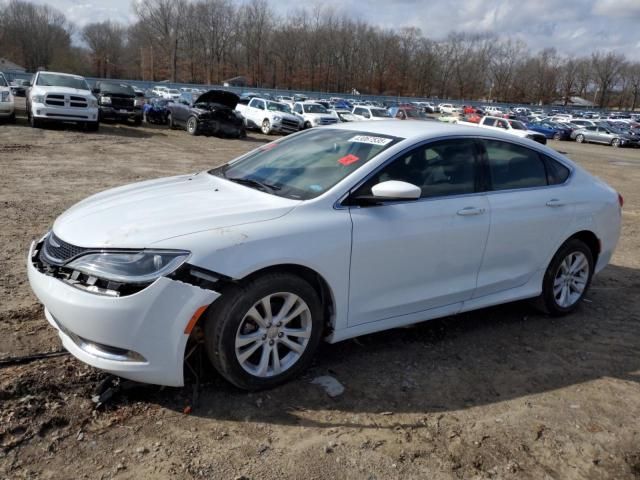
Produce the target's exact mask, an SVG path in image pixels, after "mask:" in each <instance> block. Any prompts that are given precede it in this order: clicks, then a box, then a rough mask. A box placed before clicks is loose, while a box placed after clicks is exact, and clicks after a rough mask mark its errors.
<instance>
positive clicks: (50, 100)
mask: <svg viewBox="0 0 640 480" xmlns="http://www.w3.org/2000/svg"><path fill="white" fill-rule="evenodd" d="M45 103H46V104H47V105H52V106H54V107H64V95H56V94H49V95H47V98H46V100H45Z"/></svg>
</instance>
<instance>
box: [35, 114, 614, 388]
mask: <svg viewBox="0 0 640 480" xmlns="http://www.w3.org/2000/svg"><path fill="white" fill-rule="evenodd" d="M621 208H622V197H620V196H619V195H618V194H617V193H616V192H615V191H614V190H612V189H611V188H610V187H608V186H607V185H606V184H604V183H603V182H602V181H600V180H598V179H596V178H594V177H592V176H591V175H590V174H589V173H587V172H586V171H585V170H583V169H582V168H580V167H579V166H578V165H576V164H574V163H573V162H572V161H570V160H568V159H567V158H566V157H564V156H563V155H560V154H559V153H558V152H556V151H554V150H552V149H550V148H547V147H545V146H542V145H540V144H537V143H534V142H532V141H530V140H527V139H520V138H517V137H514V136H510V135H506V134H502V133H500V132H492V131H484V130H483V131H482V132H480V133H479V132H478V129H476V128H467V127H461V126H457V125H447V124H439V123H433V124H431V123H423V122H416V123H406V122H396V121H388V122H371V123H366V124H364V123H361V122H353V123H345V124H341V125H339V126H331V127H323V128H318V129H312V130H308V131H305V132H301V133H297V134H294V135H291V136H288V137H285V138H282V139H280V140H277V141H276V142H273V143H269V144H267V145H264V146H261V147H259V148H258V149H256V150H253V151H251V152H249V153H248V154H246V155H244V156H242V157H240V158H238V159H236V160H234V161H231V162H230V163H228V164H226V165H223V166H220V167H217V168H214V169H212V170H209V171H204V172H200V173H197V174H190V175H182V176H178V177H171V178H164V179H159V180H151V181H146V182H142V183H137V184H133V185H129V186H124V187H120V188H116V189H113V190H108V191H106V192H103V193H99V194H97V195H94V196H92V197H90V198H88V199H86V200H84V201H82V202H80V203H79V204H77V205H75V206H74V207H72V208H71V209H69V210H68V211H67V212H65V213H64V214H62V215H61V216H60V217H59V218H58V219H57V220H56V221H55V223H54V225H53V229H52V230H51V231H50V232H48V233H47V234H46V235H45V236H44V237H43V238H42V239H40V240H38V241H37V242H34V243H33V244H32V246H31V249H30V252H29V255H28V259H27V265H28V275H29V281H30V283H31V286H32V288H33V290H34V292H35V293H36V295H37V296H38V298H39V299H40V301H41V302H42V303H43V304H44V306H45V315H46V317H47V319H48V321H49V322H50V323H51V325H52V326H53V327H54V328H56V329H57V330H58V333H59V336H60V337H61V339H62V342H63V344H64V346H65V347H66V348H67V349H68V350H69V351H70V352H71V353H72V354H73V355H75V356H76V357H78V358H79V359H80V360H82V361H84V362H86V363H88V364H91V365H93V366H95V367H97V368H100V369H103V370H106V371H109V372H111V373H114V374H116V375H120V376H122V377H125V378H130V379H134V380H138V381H143V382H149V383H157V384H163V385H176V386H177V385H182V384H183V360H184V355H185V348H186V346H187V342H188V341H189V339H190V336H192V335H195V334H196V332H197V333H198V334H199V335H200V336H201V337H203V338H204V339H205V344H206V348H207V351H208V354H209V357H210V359H211V362H212V364H213V366H214V367H215V369H216V370H217V371H218V372H219V373H220V374H221V375H222V376H223V377H225V378H226V379H227V380H229V381H230V382H231V383H233V384H235V385H237V386H238V387H241V388H245V389H259V388H268V387H272V386H274V385H277V384H279V383H281V382H283V381H286V380H288V379H290V378H291V377H293V376H295V375H296V374H298V373H300V372H301V371H302V370H303V369H304V368H305V367H306V366H308V365H309V362H310V361H311V358H312V356H313V354H314V352H315V350H316V348H317V347H318V344H319V342H320V341H321V340H325V341H327V342H332V343H333V342H338V341H341V340H345V339H347V338H351V337H355V336H358V335H363V334H367V333H371V332H376V331H380V330H385V329H389V328H395V327H401V326H405V325H410V324H413V323H416V322H419V321H423V320H429V319H433V318H436V317H442V316H445V315H455V314H458V313H460V312H465V311H469V310H475V309H478V308H484V307H488V306H490V305H496V304H500V303H504V302H510V301H514V300H520V299H527V298H538V299H539V300H540V302H539V303H540V304H541V305H542V306H543V307H544V308H545V309H546V310H547V311H548V312H549V313H550V314H552V315H563V314H567V313H569V312H572V311H573V310H574V309H575V308H576V307H577V306H578V305H579V304H580V301H581V300H582V298H583V297H584V295H585V292H586V291H587V289H588V287H589V284H590V282H591V279H592V277H593V275H594V274H595V273H597V272H599V271H600V270H601V269H602V268H604V267H605V265H607V263H608V262H609V260H610V258H611V255H612V253H613V251H614V248H615V246H616V243H617V241H618V237H619V233H620V220H621Z"/></svg>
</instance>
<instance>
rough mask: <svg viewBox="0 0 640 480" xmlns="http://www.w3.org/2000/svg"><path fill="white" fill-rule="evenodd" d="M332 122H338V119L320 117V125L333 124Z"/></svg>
mask: <svg viewBox="0 0 640 480" xmlns="http://www.w3.org/2000/svg"><path fill="white" fill-rule="evenodd" d="M334 123H338V120H336V119H335V118H321V119H320V125H333V124H334Z"/></svg>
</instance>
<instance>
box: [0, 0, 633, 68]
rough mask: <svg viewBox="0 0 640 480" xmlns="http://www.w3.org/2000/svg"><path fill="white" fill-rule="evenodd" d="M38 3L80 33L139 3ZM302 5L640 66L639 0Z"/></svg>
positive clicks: (387, 0)
mask: <svg viewBox="0 0 640 480" xmlns="http://www.w3.org/2000/svg"><path fill="white" fill-rule="evenodd" d="M0 1H2V0H0ZM35 1H37V2H39V3H48V4H49V5H51V6H54V7H56V8H58V9H59V10H61V11H62V12H64V13H65V14H66V15H67V17H68V18H69V20H71V21H72V22H74V23H76V24H77V25H78V26H80V27H82V26H83V25H86V24H87V23H90V22H96V21H103V20H114V21H118V22H122V23H129V22H132V21H134V20H135V17H134V15H133V13H132V8H131V6H132V3H133V1H134V0H108V1H104V0H81V2H82V3H76V1H74V0H35ZM245 1H246V0H245ZM269 1H270V3H271V6H272V7H273V9H274V10H275V11H276V13H277V14H279V15H280V16H282V17H284V16H286V14H287V13H288V12H290V11H291V10H292V7H291V3H290V2H282V1H279V0H269ZM304 5H306V6H307V7H308V8H313V7H315V6H322V7H323V8H331V9H333V10H334V11H335V13H336V14H337V15H339V16H345V17H350V18H354V19H361V20H365V21H367V22H369V23H371V24H373V25H377V26H379V27H380V28H385V29H387V28H401V27H417V28H420V30H421V31H422V33H423V34H424V35H425V36H427V37H430V38H434V39H436V40H437V39H443V38H445V37H446V36H447V35H448V34H449V33H450V32H452V31H464V32H493V33H495V34H497V35H504V36H505V37H506V36H509V37H513V38H518V39H521V40H523V41H524V42H525V43H526V44H527V45H529V47H530V48H531V50H532V51H538V50H542V49H544V48H549V47H553V48H555V49H556V50H557V51H558V52H560V53H562V54H565V55H567V56H577V55H588V54H590V53H591V52H592V51H594V50H604V51H607V50H610V51H615V52H619V53H624V54H625V55H627V57H629V58H633V59H635V60H640V51H638V48H637V45H638V44H639V43H640V27H639V25H640V24H639V23H638V20H639V19H640V0H561V1H559V0H536V1H535V2H534V1H532V0H483V1H480V0H429V1H425V0H322V1H321V0H312V1H311V2H305V3H304Z"/></svg>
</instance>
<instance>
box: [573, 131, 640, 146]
mask: <svg viewBox="0 0 640 480" xmlns="http://www.w3.org/2000/svg"><path fill="white" fill-rule="evenodd" d="M571 138H572V139H574V140H575V141H576V142H578V143H588V142H592V143H604V144H605V145H611V146H612V147H638V146H640V143H639V141H638V139H637V138H634V137H633V136H632V135H629V134H626V133H624V132H622V131H620V130H617V129H615V128H612V127H604V126H588V127H584V128H581V129H578V130H574V131H573V132H572V133H571Z"/></svg>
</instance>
